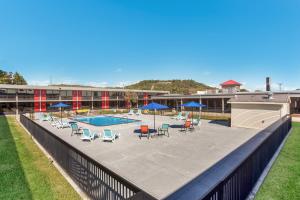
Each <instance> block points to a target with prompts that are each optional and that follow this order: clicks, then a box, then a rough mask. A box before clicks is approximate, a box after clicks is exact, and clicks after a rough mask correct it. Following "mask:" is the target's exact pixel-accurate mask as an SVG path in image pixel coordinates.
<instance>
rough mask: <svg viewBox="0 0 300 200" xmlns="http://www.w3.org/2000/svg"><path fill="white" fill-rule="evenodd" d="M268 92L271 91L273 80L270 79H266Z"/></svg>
mask: <svg viewBox="0 0 300 200" xmlns="http://www.w3.org/2000/svg"><path fill="white" fill-rule="evenodd" d="M266 91H267V92H270V91H271V78H270V77H267V78H266Z"/></svg>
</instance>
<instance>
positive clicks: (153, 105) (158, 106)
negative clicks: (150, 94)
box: [141, 102, 169, 130]
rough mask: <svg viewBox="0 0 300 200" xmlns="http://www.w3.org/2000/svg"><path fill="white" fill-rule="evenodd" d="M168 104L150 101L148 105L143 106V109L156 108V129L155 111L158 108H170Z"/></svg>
mask: <svg viewBox="0 0 300 200" xmlns="http://www.w3.org/2000/svg"><path fill="white" fill-rule="evenodd" d="M168 108H169V107H168V106H165V105H162V104H159V103H155V102H152V103H149V104H148V105H145V106H143V107H141V109H142V110H154V130H155V111H156V110H164V109H168Z"/></svg>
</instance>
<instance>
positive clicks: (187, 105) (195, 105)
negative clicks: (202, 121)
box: [181, 101, 206, 121]
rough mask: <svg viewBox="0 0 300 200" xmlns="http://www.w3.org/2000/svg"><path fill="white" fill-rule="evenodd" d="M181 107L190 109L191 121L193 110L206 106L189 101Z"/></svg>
mask: <svg viewBox="0 0 300 200" xmlns="http://www.w3.org/2000/svg"><path fill="white" fill-rule="evenodd" d="M181 106H184V107H188V108H192V121H193V114H194V113H193V112H194V108H203V107H206V105H204V104H201V103H197V102H195V101H190V102H188V103H185V104H182V105H181Z"/></svg>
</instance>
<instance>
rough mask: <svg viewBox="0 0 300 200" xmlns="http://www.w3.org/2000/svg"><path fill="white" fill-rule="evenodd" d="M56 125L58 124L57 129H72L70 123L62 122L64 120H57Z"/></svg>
mask: <svg viewBox="0 0 300 200" xmlns="http://www.w3.org/2000/svg"><path fill="white" fill-rule="evenodd" d="M56 123H57V124H56V128H70V127H71V126H70V124H69V123H68V122H66V121H62V120H59V119H58V120H57V122H56Z"/></svg>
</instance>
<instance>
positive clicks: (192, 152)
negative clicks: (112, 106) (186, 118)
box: [41, 115, 257, 199]
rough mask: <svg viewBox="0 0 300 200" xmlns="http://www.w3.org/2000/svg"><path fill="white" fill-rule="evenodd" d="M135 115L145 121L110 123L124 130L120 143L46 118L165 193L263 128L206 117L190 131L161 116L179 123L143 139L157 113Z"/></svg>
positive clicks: (98, 156) (116, 167)
mask: <svg viewBox="0 0 300 200" xmlns="http://www.w3.org/2000/svg"><path fill="white" fill-rule="evenodd" d="M116 116H123V117H124V116H125V115H116ZM129 117H130V118H133V119H140V120H141V122H134V123H130V124H123V125H114V126H110V127H109V128H111V129H113V130H116V131H118V132H119V133H120V134H121V137H120V138H119V139H117V140H116V141H115V142H114V143H110V142H103V141H102V140H101V139H100V138H98V139H96V140H95V141H93V142H83V141H81V140H80V137H79V136H72V137H71V134H70V133H71V129H70V128H66V129H56V128H53V127H51V125H50V124H49V122H41V124H42V125H43V126H44V127H46V128H47V129H49V130H51V131H52V132H54V133H55V134H56V135H58V136H59V137H61V138H62V139H64V140H65V141H67V142H68V143H70V144H71V145H73V146H74V147H76V148H78V149H80V150H81V151H82V152H84V153H86V154H88V155H89V156H90V157H92V158H94V159H95V160H97V161H99V162H100V163H101V164H103V165H105V166H106V167H108V168H110V169H111V170H113V171H115V172H116V173H118V174H119V175H120V176H123V177H124V178H126V179H127V180H129V181H131V182H132V183H134V184H135V185H137V186H138V187H140V188H141V189H143V190H145V191H147V192H148V193H150V194H151V195H153V196H155V197H157V198H159V199H161V198H164V197H166V196H168V195H169V194H171V193H172V192H174V191H176V190H177V189H178V188H180V187H181V186H183V185H184V184H186V183H188V182H189V181H191V180H192V179H193V178H194V177H196V176H197V175H199V174H201V173H202V172H204V171H205V170H206V169H208V168H209V167H210V166H212V165H213V164H214V163H216V162H217V161H219V160H220V159H222V158H223V157H224V156H226V155H227V154H228V153H230V152H231V151H233V150H234V149H235V148H237V147H238V146H240V145H241V144H243V143H244V142H246V141H247V140H248V139H249V138H251V137H253V136H254V135H255V134H256V133H257V130H252V129H243V128H230V127H226V126H224V125H221V124H218V123H214V122H211V121H206V120H202V124H201V126H200V127H198V128H196V129H195V130H194V131H192V132H187V133H185V132H180V131H179V130H180V129H179V128H176V127H177V126H179V125H180V124H182V123H183V122H182V121H177V120H174V119H171V118H170V117H165V116H156V120H157V121H156V126H157V127H158V126H160V125H161V124H162V123H163V122H167V123H169V124H171V125H172V127H174V128H170V137H169V138H168V137H166V136H156V137H153V138H150V139H149V140H148V139H147V138H146V137H145V138H142V139H139V137H138V134H137V133H134V132H135V130H138V129H139V126H140V125H141V124H149V125H150V126H153V116H151V115H143V116H129ZM80 126H82V127H88V128H90V129H91V130H93V131H97V132H101V131H102V130H103V128H104V127H95V126H91V125H87V124H82V123H80ZM105 128H108V127H105Z"/></svg>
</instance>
